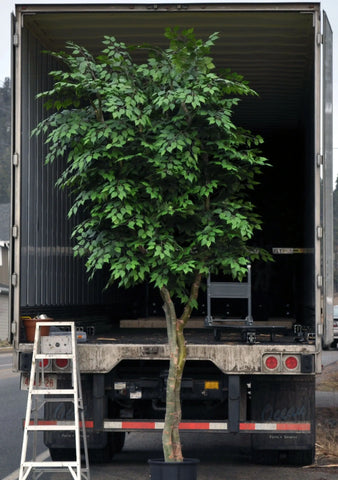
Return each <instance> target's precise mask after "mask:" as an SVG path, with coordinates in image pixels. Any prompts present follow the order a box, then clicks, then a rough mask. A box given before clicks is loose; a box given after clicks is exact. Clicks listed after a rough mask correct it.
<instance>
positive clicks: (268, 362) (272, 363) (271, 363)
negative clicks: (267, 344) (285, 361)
mask: <svg viewBox="0 0 338 480" xmlns="http://www.w3.org/2000/svg"><path fill="white" fill-rule="evenodd" d="M265 366H266V368H268V369H269V370H275V369H276V368H277V367H278V358H277V357H275V356H273V355H269V356H268V357H266V358H265Z"/></svg>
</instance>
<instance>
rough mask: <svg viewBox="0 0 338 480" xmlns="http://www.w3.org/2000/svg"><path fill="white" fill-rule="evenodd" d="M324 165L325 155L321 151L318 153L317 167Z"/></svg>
mask: <svg viewBox="0 0 338 480" xmlns="http://www.w3.org/2000/svg"><path fill="white" fill-rule="evenodd" d="M322 165H324V155H321V154H320V153H318V154H317V167H321V166H322Z"/></svg>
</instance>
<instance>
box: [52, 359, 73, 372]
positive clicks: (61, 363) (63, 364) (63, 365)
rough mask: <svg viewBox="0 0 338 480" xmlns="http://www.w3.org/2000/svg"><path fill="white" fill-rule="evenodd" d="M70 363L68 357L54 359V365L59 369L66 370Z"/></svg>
mask: <svg viewBox="0 0 338 480" xmlns="http://www.w3.org/2000/svg"><path fill="white" fill-rule="evenodd" d="M69 365H70V363H69V360H68V358H57V359H56V360H55V361H54V366H55V367H56V368H58V369H59V370H66V369H67V368H68V367H69Z"/></svg>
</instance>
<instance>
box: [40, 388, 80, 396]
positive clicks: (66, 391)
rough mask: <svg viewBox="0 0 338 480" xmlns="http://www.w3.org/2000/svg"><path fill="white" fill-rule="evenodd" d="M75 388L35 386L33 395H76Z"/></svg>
mask: <svg viewBox="0 0 338 480" xmlns="http://www.w3.org/2000/svg"><path fill="white" fill-rule="evenodd" d="M74 393H75V390H74V388H62V389H61V388H57V389H48V388H33V389H32V395H74Z"/></svg>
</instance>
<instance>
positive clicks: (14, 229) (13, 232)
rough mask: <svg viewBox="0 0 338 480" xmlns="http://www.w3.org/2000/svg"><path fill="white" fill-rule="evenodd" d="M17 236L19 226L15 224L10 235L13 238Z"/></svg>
mask: <svg viewBox="0 0 338 480" xmlns="http://www.w3.org/2000/svg"><path fill="white" fill-rule="evenodd" d="M18 236H19V228H18V226H17V225H13V227H12V237H13V238H18Z"/></svg>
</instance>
